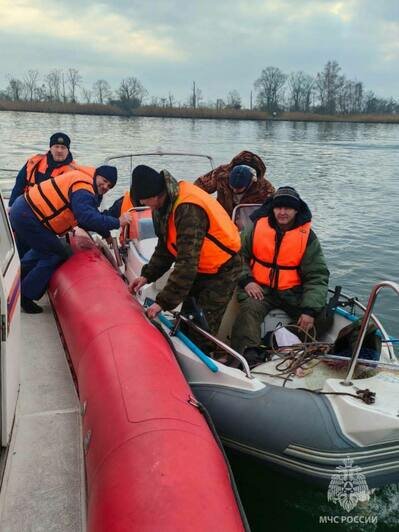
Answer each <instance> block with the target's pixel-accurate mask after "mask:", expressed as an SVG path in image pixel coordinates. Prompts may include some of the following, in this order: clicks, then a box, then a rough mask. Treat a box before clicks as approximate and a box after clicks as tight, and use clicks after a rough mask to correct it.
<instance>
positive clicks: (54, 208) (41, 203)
mask: <svg viewBox="0 0 399 532" xmlns="http://www.w3.org/2000/svg"><path fill="white" fill-rule="evenodd" d="M94 172H95V169H94V168H92V169H91V176H90V175H89V174H88V173H86V172H82V171H80V170H72V172H66V173H65V174H62V175H59V176H57V177H51V178H50V179H48V180H46V181H43V182H42V183H39V184H38V185H34V186H33V187H30V188H29V189H28V190H27V191H26V192H25V198H26V201H27V202H28V203H29V205H30V206H31V208H32V210H33V212H34V213H35V214H36V216H37V217H38V219H39V220H40V221H41V222H42V224H43V225H44V226H45V227H47V229H50V231H53V232H54V233H56V234H57V235H62V234H64V233H66V232H67V231H68V230H69V229H72V227H75V226H76V224H77V221H76V219H75V215H74V214H73V212H72V209H71V204H70V194H71V193H72V192H75V191H76V190H79V189H84V190H88V191H89V192H91V193H92V194H94V187H93V178H94Z"/></svg>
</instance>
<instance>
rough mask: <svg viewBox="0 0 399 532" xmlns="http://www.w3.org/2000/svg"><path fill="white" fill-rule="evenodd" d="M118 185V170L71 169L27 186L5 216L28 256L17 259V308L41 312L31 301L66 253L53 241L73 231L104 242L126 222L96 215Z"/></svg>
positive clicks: (127, 217)
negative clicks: (79, 229) (19, 279)
mask: <svg viewBox="0 0 399 532" xmlns="http://www.w3.org/2000/svg"><path fill="white" fill-rule="evenodd" d="M116 181H117V169H116V168H115V167H113V166H100V167H99V168H97V169H94V168H93V169H92V173H91V175H89V174H88V173H87V171H81V170H72V171H71V172H67V173H65V174H62V175H60V176H57V177H55V178H51V179H49V180H47V181H44V182H42V183H40V184H38V185H35V186H33V187H30V188H29V190H27V191H26V192H25V194H24V195H23V196H20V197H19V198H18V199H17V200H16V201H15V203H14V204H13V206H12V207H11V211H10V219H11V224H12V227H13V228H14V231H15V232H16V234H17V237H18V238H19V239H20V240H21V241H22V242H23V244H24V245H26V246H28V248H29V251H28V252H27V253H26V254H25V255H24V257H23V258H22V260H21V277H22V282H21V306H22V308H23V310H24V311H25V312H27V313H30V314H37V313H39V312H42V310H43V309H42V308H41V307H40V306H39V305H37V304H36V303H35V302H34V300H38V299H40V298H41V297H42V296H43V294H44V292H45V291H46V288H47V285H48V282H49V280H50V278H51V275H52V273H53V272H54V270H55V269H56V268H57V267H58V266H59V265H60V264H61V263H62V262H63V261H64V260H66V259H67V258H68V256H69V254H70V251H69V248H67V247H66V246H65V245H64V244H63V243H62V241H61V240H60V239H59V238H58V236H61V235H63V234H65V233H66V232H67V231H68V230H70V229H72V228H73V227H74V226H76V225H79V226H80V227H82V228H84V229H86V230H89V231H96V232H97V233H99V234H100V235H101V236H103V237H105V238H106V237H109V236H110V230H111V229H118V228H119V227H122V226H124V225H126V224H128V223H130V221H131V215H130V214H129V213H125V214H123V215H122V216H120V217H119V219H118V218H114V217H112V216H106V215H104V214H101V213H100V212H99V211H98V208H97V207H98V199H97V198H98V196H102V195H103V194H105V193H106V192H107V191H108V190H109V189H111V188H112V187H113V186H114V185H115V183H116Z"/></svg>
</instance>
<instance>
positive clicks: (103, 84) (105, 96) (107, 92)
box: [93, 79, 112, 104]
mask: <svg viewBox="0 0 399 532" xmlns="http://www.w3.org/2000/svg"><path fill="white" fill-rule="evenodd" d="M93 93H94V99H95V100H96V101H97V102H98V103H101V104H104V103H108V102H109V100H110V99H111V98H112V91H111V87H110V84H109V83H108V81H105V79H98V80H97V81H95V82H94V83H93Z"/></svg>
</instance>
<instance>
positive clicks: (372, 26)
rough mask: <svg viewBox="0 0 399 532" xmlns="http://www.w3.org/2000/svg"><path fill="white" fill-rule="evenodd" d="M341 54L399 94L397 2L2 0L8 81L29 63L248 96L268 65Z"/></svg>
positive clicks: (182, 92) (307, 67)
mask: <svg viewBox="0 0 399 532" xmlns="http://www.w3.org/2000/svg"><path fill="white" fill-rule="evenodd" d="M330 59H331V60H336V61H338V63H339V65H340V66H341V67H342V72H343V73H344V74H345V75H346V77H347V78H349V79H352V80H356V81H362V82H363V83H364V85H365V88H366V90H373V91H374V92H375V93H376V94H377V95H378V96H383V97H389V96H392V97H394V98H398V97H399V0H343V1H342V2H341V1H333V0H250V1H238V0H104V1H102V2H100V1H93V0H58V1H54V0H0V88H4V87H5V86H6V85H7V76H8V75H13V76H16V77H20V78H22V77H23V75H24V73H25V72H27V71H28V70H29V69H37V70H39V72H40V73H41V74H42V75H43V76H44V75H45V74H46V73H47V72H48V71H50V70H51V69H54V68H58V69H67V68H70V67H73V68H77V69H78V70H79V72H80V74H81V75H82V77H83V81H84V84H85V85H86V86H87V87H90V86H91V85H92V83H93V82H94V81H95V80H97V79H100V78H102V79H106V80H107V81H108V82H109V83H110V84H111V86H112V88H117V86H118V85H119V82H120V80H121V79H122V78H124V77H128V76H136V77H137V78H139V79H140V80H141V82H142V83H143V85H144V86H145V87H146V88H147V90H148V91H149V93H150V95H151V96H159V97H162V96H167V95H168V93H169V92H172V93H173V94H174V95H175V97H176V98H177V100H180V101H182V102H183V101H184V100H186V99H187V97H188V95H189V92H190V90H191V87H192V82H193V81H194V80H195V81H196V83H197V86H198V87H200V88H201V90H202V93H203V96H204V99H205V100H208V99H213V100H214V99H216V98H218V97H220V98H225V97H226V95H227V93H228V92H229V91H231V90H233V89H236V90H238V92H239V93H240V94H241V96H242V98H243V103H244V105H247V104H248V101H249V94H250V91H251V89H253V83H254V81H255V80H256V79H257V78H258V77H259V75H260V73H261V71H262V69H263V68H266V67H267V66H275V67H279V68H280V69H281V70H283V71H284V72H285V73H287V74H289V73H291V72H295V71H298V70H303V71H304V72H306V73H308V74H312V75H314V74H316V73H317V72H319V71H321V70H322V69H323V67H324V65H325V63H326V62H327V61H328V60H330Z"/></svg>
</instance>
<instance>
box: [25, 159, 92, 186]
mask: <svg viewBox="0 0 399 532" xmlns="http://www.w3.org/2000/svg"><path fill="white" fill-rule="evenodd" d="M78 169H80V168H79V167H78V165H77V164H76V163H75V161H71V162H70V163H68V164H63V165H61V166H58V167H57V168H53V170H52V171H51V177H57V176H58V175H61V174H65V172H70V171H71V170H78ZM46 170H47V153H39V154H37V155H34V156H33V157H31V158H30V159H29V160H28V162H27V163H26V186H25V191H26V190H28V188H29V187H33V185H36V173H37V172H40V173H41V174H45V173H46ZM82 170H83V167H82Z"/></svg>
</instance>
